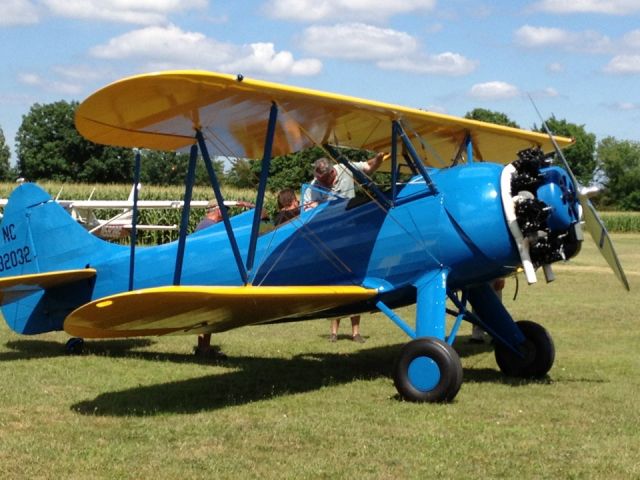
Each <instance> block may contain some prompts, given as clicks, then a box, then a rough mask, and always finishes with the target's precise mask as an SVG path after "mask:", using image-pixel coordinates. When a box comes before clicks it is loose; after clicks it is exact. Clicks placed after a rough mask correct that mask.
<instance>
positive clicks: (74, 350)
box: [64, 337, 84, 355]
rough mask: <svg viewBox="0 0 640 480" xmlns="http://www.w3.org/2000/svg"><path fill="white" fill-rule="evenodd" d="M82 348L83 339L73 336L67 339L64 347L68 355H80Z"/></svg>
mask: <svg viewBox="0 0 640 480" xmlns="http://www.w3.org/2000/svg"><path fill="white" fill-rule="evenodd" d="M83 348H84V340H83V339H82V338H78V337H73V338H70V339H69V340H68V341H67V344H66V345H65V347H64V349H65V351H66V352H67V354H69V355H80V354H81V353H82V350H83Z"/></svg>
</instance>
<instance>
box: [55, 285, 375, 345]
mask: <svg viewBox="0 0 640 480" xmlns="http://www.w3.org/2000/svg"><path fill="white" fill-rule="evenodd" d="M377 293H378V292H377V290H373V289H366V288H362V287H357V286H341V285H331V286H309V287H299V286H296V287H253V286H246V287H223V286H214V287H206V286H202V287H201V286H171V287H157V288H147V289H143V290H134V291H132V292H125V293H120V294H117V295H112V296H110V297H105V298H101V299H99V300H96V301H94V302H91V303H87V304H85V305H83V306H82V307H80V308H78V309H76V310H75V311H73V312H71V313H70V314H69V315H68V316H67V318H66V319H65V321H64V330H65V331H66V332H67V333H69V334H70V335H75V336H79V337H85V338H117V337H135V336H149V335H167V334H172V333H174V334H178V333H183V334H197V333H211V332H223V331H225V330H230V329H232V328H237V327H241V326H243V325H251V324H254V323H262V322H268V321H272V320H278V319H281V318H286V317H289V316H292V315H296V314H311V313H315V312H319V311H323V310H327V309H330V308H335V307H337V306H340V305H346V304H350V303H354V302H358V301H361V300H366V299H368V298H372V297H373V296H375V295H376V294H377Z"/></svg>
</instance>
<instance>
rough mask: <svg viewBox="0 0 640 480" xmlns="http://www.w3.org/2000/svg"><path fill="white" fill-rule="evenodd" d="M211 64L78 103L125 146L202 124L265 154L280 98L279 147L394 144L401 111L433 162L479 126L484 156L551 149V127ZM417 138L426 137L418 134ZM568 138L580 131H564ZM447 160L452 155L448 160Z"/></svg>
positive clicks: (182, 133)
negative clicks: (537, 128) (540, 129)
mask: <svg viewBox="0 0 640 480" xmlns="http://www.w3.org/2000/svg"><path fill="white" fill-rule="evenodd" d="M238 78H239V77H235V76H233V75H225V74H220V73H212V72H204V71H192V70H185V71H169V72H161V73H152V74H144V75H138V76H134V77H130V78H126V79H123V80H120V81H117V82H115V83H112V84H111V85H108V86H106V87H104V88H103V89H101V90H99V91H97V92H96V93H94V94H93V95H91V96H90V97H89V98H87V99H86V100H85V101H84V102H83V103H82V104H81V105H80V107H79V108H78V110H77V112H76V127H77V128H78V131H79V132H80V133H81V134H82V135H83V136H85V137H86V138H87V139H89V140H92V141H94V142H97V143H102V144H107V145H115V146H122V147H145V148H151V149H157V150H177V149H181V148H184V147H187V146H189V145H191V144H193V143H194V141H195V140H194V134H195V129H201V130H202V132H203V134H204V136H205V138H206V139H207V141H208V142H209V143H210V145H209V147H210V149H211V151H210V153H211V154H213V155H225V156H230V157H238V158H260V157H261V156H262V153H263V147H264V140H265V136H266V132H267V124H268V119H269V109H270V108H271V105H272V104H273V103H275V104H276V105H277V106H278V109H279V113H278V123H277V127H276V134H275V138H274V145H273V155H284V154H288V153H292V152H296V151H299V150H301V149H304V148H307V147H310V146H313V145H322V144H324V143H331V144H334V145H339V146H345V147H352V148H360V149H368V150H373V151H390V149H391V145H390V142H391V122H392V121H395V120H399V121H401V122H402V123H403V124H404V125H405V128H406V130H407V132H408V133H416V134H419V135H420V136H421V137H422V138H423V139H424V141H425V142H426V143H427V144H428V145H429V146H430V147H431V148H432V149H433V151H431V149H430V150H429V151H426V152H425V154H426V155H425V156H426V160H425V163H426V164H427V165H430V166H435V167H442V166H445V165H448V164H449V162H451V160H452V159H454V158H455V156H456V155H457V154H458V152H459V151H460V147H461V145H462V144H463V142H464V141H465V139H466V138H467V136H470V137H471V139H472V141H473V145H474V152H475V155H476V157H477V158H478V159H482V160H486V161H492V162H496V163H503V164H506V163H509V162H511V161H513V160H514V159H515V158H516V154H517V152H518V151H520V150H523V149H525V148H530V147H536V146H539V147H540V148H542V149H543V150H544V151H551V150H552V149H553V145H552V144H551V140H550V139H549V137H548V136H547V135H545V134H541V133H537V132H532V131H528V130H520V129H516V128H510V127H504V126H500V125H494V124H490V123H484V122H478V121H475V120H469V119H464V118H459V117H454V116H450V115H443V114H438V113H434V112H426V111H422V110H418V109H415V108H408V107H402V106H399V105H392V104H387V103H382V102H375V101H371V100H365V99H360V98H355V97H349V96H345V95H338V94H331V93H325V92H321V91H317V90H310V89H305V88H298V87H291V86H286V85H280V84H276V83H271V82H264V81H259V80H252V79H247V78H244V79H242V80H241V81H240V80H239V79H238ZM412 141H413V142H414V144H415V146H416V148H417V149H418V150H419V151H420V150H422V147H421V145H420V143H419V141H417V140H416V139H412ZM556 141H557V142H558V144H559V145H560V146H567V145H570V144H571V142H572V140H571V139H569V138H564V137H556ZM443 162H444V163H443Z"/></svg>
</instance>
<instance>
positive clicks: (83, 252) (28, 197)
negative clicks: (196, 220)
mask: <svg viewBox="0 0 640 480" xmlns="http://www.w3.org/2000/svg"><path fill="white" fill-rule="evenodd" d="M0 235H1V242H0V290H3V292H2V297H3V298H2V302H1V303H2V304H3V306H2V314H3V316H4V318H5V320H6V321H7V323H8V324H9V326H10V327H11V328H12V329H13V330H14V331H16V332H18V333H27V334H32V333H42V332H46V331H51V330H61V329H62V322H63V320H64V317H65V316H66V315H67V314H68V312H69V311H71V310H73V309H74V308H75V307H77V306H78V304H82V303H79V302H83V301H84V298H85V297H87V295H89V296H90V289H91V285H92V283H91V282H92V279H90V280H89V281H87V278H85V277H83V276H82V275H80V276H78V278H76V277H74V276H73V275H71V276H66V277H65V275H62V277H60V276H56V275H53V276H52V274H53V273H55V272H61V271H68V270H84V269H88V268H90V266H91V261H92V259H94V258H96V255H101V256H102V255H104V251H105V250H107V249H117V248H122V247H120V246H118V245H113V244H109V243H107V242H104V241H102V240H100V239H98V238H96V237H95V236H93V235H91V234H89V233H88V232H87V231H86V230H85V229H84V228H83V227H82V226H81V225H79V224H78V223H77V222H76V221H75V220H73V219H72V218H71V216H70V215H69V214H68V213H67V212H65V211H64V209H63V208H62V207H61V206H60V205H59V204H58V203H56V202H55V201H54V200H53V199H52V198H51V196H50V195H49V194H48V193H47V192H45V191H44V190H42V189H41V188H40V187H38V186H37V185H35V184H32V183H24V184H22V185H20V186H19V187H18V188H16V189H15V190H14V191H13V193H12V194H11V196H10V197H9V200H8V202H7V206H6V208H5V210H4V216H3V218H2V223H1V224H0ZM80 277H82V279H80ZM91 277H92V276H91ZM61 278H64V280H60V279H61ZM78 282H81V283H82V285H83V287H82V289H79V290H78V289H75V290H74V288H72V287H71V286H72V285H74V284H75V283H78ZM3 286H4V287H6V288H5V289H3V288H2V287H3ZM18 291H19V292H20V293H16V292H18Z"/></svg>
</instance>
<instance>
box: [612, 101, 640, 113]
mask: <svg viewBox="0 0 640 480" xmlns="http://www.w3.org/2000/svg"><path fill="white" fill-rule="evenodd" d="M608 107H609V108H611V109H612V110H618V111H622V112H632V111H635V110H640V103H633V102H617V103H613V104H610V105H608Z"/></svg>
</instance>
